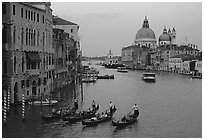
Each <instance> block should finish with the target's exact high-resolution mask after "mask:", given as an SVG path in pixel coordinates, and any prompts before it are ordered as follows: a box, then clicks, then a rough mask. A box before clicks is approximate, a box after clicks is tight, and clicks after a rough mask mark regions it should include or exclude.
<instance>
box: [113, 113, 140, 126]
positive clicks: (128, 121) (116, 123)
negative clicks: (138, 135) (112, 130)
mask: <svg viewBox="0 0 204 140" xmlns="http://www.w3.org/2000/svg"><path fill="white" fill-rule="evenodd" d="M138 116H139V111H138V112H137V114H132V115H130V114H128V115H126V116H125V118H124V117H123V118H122V119H120V120H118V121H112V125H113V126H117V127H123V126H126V125H129V124H132V123H134V122H136V121H137V117H138Z"/></svg>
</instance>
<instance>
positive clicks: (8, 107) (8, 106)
mask: <svg viewBox="0 0 204 140" xmlns="http://www.w3.org/2000/svg"><path fill="white" fill-rule="evenodd" d="M10 95H11V86H10V85H9V86H8V95H7V96H8V97H7V110H8V111H9V110H10Z"/></svg>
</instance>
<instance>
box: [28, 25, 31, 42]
mask: <svg viewBox="0 0 204 140" xmlns="http://www.w3.org/2000/svg"><path fill="white" fill-rule="evenodd" d="M30 38H31V32H30V29H29V30H28V45H30V42H31V41H30Z"/></svg>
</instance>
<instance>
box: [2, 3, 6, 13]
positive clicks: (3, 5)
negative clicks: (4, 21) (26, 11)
mask: <svg viewBox="0 0 204 140" xmlns="http://www.w3.org/2000/svg"><path fill="white" fill-rule="evenodd" d="M2 14H6V4H2Z"/></svg>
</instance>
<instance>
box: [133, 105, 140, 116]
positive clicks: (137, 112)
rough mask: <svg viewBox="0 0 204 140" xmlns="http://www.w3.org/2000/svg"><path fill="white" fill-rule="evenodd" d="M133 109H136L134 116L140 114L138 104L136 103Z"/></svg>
mask: <svg viewBox="0 0 204 140" xmlns="http://www.w3.org/2000/svg"><path fill="white" fill-rule="evenodd" d="M133 111H134V116H138V115H139V110H138V106H137V104H135V105H134V106H133Z"/></svg>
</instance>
